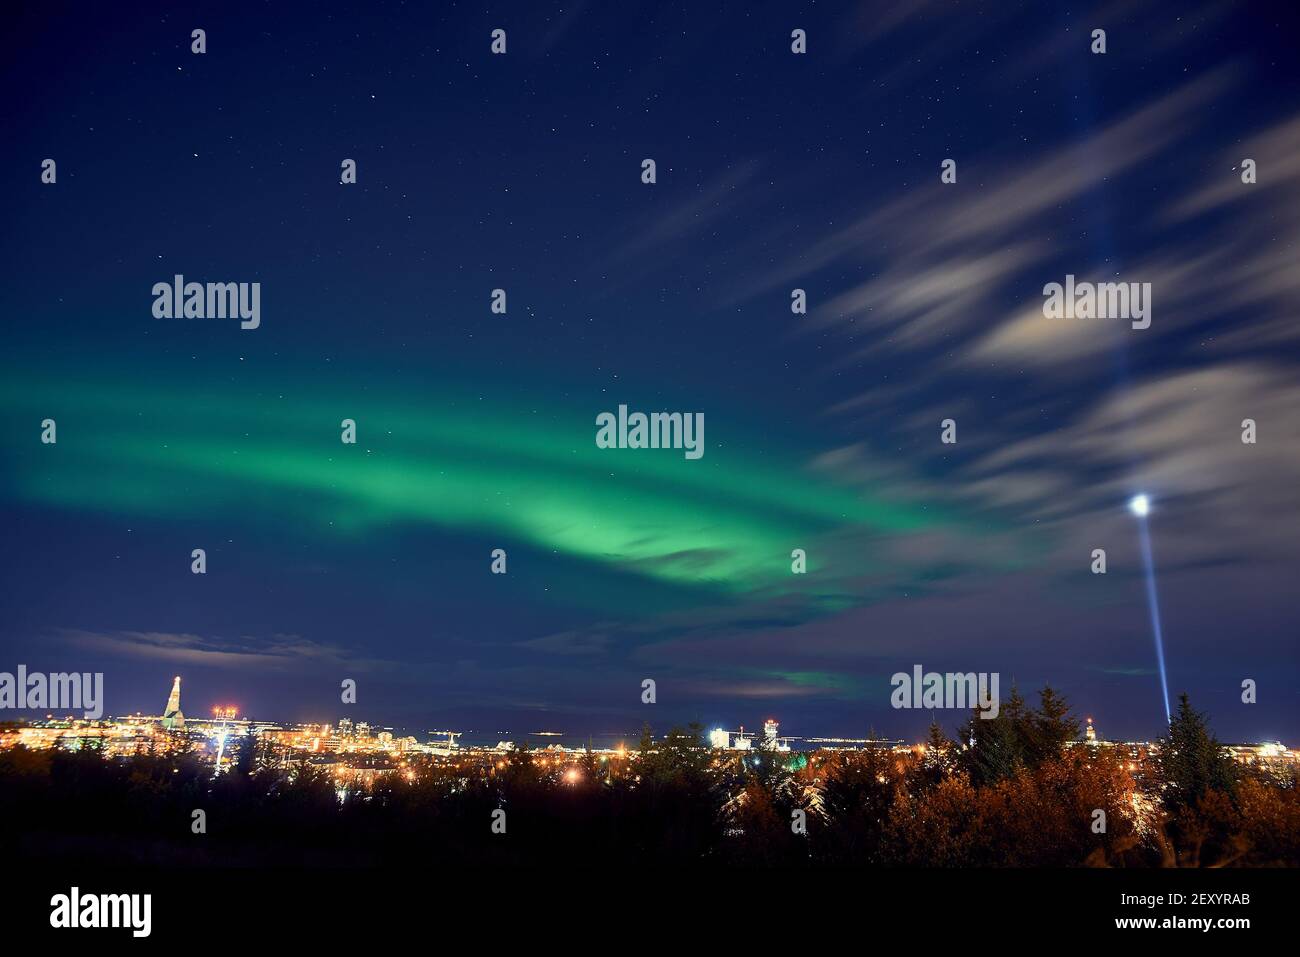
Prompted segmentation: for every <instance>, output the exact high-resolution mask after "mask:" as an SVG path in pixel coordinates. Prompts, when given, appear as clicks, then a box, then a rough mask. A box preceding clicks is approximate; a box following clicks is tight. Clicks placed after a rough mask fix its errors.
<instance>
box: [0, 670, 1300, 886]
mask: <svg viewBox="0 0 1300 957" xmlns="http://www.w3.org/2000/svg"><path fill="white" fill-rule="evenodd" d="M1079 737H1080V727H1079V724H1078V721H1077V719H1075V718H1074V717H1073V716H1072V714H1071V713H1070V709H1069V707H1068V704H1067V703H1066V702H1065V700H1064V699H1063V698H1062V697H1061V696H1060V695H1059V694H1057V693H1056V692H1054V691H1053V690H1052V689H1050V688H1047V689H1044V690H1043V691H1042V692H1040V694H1039V702H1038V704H1037V706H1035V707H1031V706H1029V705H1028V704H1027V703H1026V702H1025V701H1024V700H1023V699H1022V698H1021V697H1020V696H1019V695H1018V694H1017V693H1015V692H1013V693H1012V696H1011V700H1010V701H1009V702H1007V703H1005V704H1004V705H1003V707H1002V708H1001V710H1000V713H999V716H998V717H997V718H996V719H992V720H984V719H981V718H979V717H978V716H973V717H972V718H971V720H970V721H969V722H967V723H966V724H965V725H963V726H962V727H961V728H960V729H957V740H956V741H954V740H951V739H949V738H948V737H947V736H946V735H945V734H944V733H943V732H942V731H941V730H940V729H939V728H938V727H937V726H936V727H932V729H931V734H930V739H929V741H928V742H927V743H926V745H925V746H924V747H923V748H918V749H914V750H913V751H911V752H909V753H908V754H906V755H899V754H894V753H892V752H890V751H887V750H863V751H817V752H813V753H811V754H807V755H804V754H792V753H779V754H777V753H768V752H750V753H743V752H741V753H733V752H726V753H724V752H717V751H711V750H708V749H707V748H705V747H703V742H702V740H701V729H700V728H698V727H690V728H685V729H674V730H673V731H671V732H669V733H668V734H667V735H666V736H665V737H664V738H662V739H660V740H653V739H651V737H650V735H649V733H648V731H647V733H646V734H645V735H644V736H643V740H642V743H641V748H640V752H639V753H638V754H636V755H634V756H633V757H632V758H631V759H629V760H618V759H605V760H602V759H601V758H600V757H599V756H597V755H594V754H587V755H583V756H580V757H579V758H577V759H576V760H573V761H570V762H557V761H556V760H555V759H554V756H552V755H543V754H542V753H540V752H531V753H530V752H520V753H516V754H513V755H511V756H509V757H507V758H503V759H501V760H500V761H497V762H486V761H484V762H474V763H465V764H464V765H463V766H462V767H452V766H446V765H438V764H427V765H415V766H413V768H412V769H411V773H410V775H409V777H408V775H406V774H397V775H392V776H389V777H386V778H383V779H381V780H380V782H379V783H377V784H376V785H375V786H373V787H371V788H369V789H365V790H361V791H351V790H349V791H348V792H347V793H346V794H341V791H340V785H339V783H338V782H337V781H336V780H335V779H334V778H333V777H332V776H331V775H330V774H329V773H327V772H326V771H324V770H322V769H320V768H319V767H316V766H313V765H311V764H302V765H299V766H296V767H290V768H257V767H255V762H254V760H253V759H254V754H255V748H253V747H252V746H246V747H243V748H242V749H241V751H240V758H239V760H238V762H237V763H236V765H235V766H234V767H232V768H231V769H230V770H229V771H228V772H226V773H224V774H222V775H221V776H220V777H218V778H216V779H215V780H214V779H213V778H212V774H211V767H210V765H202V764H200V763H199V762H197V761H195V760H194V759H193V758H191V757H179V758H178V757H165V756H150V755H140V756H136V757H132V758H124V759H116V760H104V759H102V758H101V757H100V756H99V755H98V754H95V753H87V752H80V753H69V752H64V751H54V750H47V751H35V752H33V751H27V750H25V749H23V748H13V749H9V750H7V751H4V752H0V853H3V854H4V855H5V857H6V859H8V860H40V861H42V862H46V863H51V862H58V861H60V860H67V861H73V860H75V861H77V862H80V863H83V864H86V865H177V864H180V865H196V866H200V865H233V866H269V865H308V866H325V867H328V866H357V865H360V866H376V867H387V866H391V867H430V866H443V865H454V866H471V867H472V866H485V867H498V866H523V867H530V866H534V867H555V866H565V867H573V866H591V867H611V866H612V867H619V866H645V865H691V866H780V867H810V866H880V867H891V866H904V867H918V866H921V867H926V866H938V867H981V866H994V867H999V866H1010V867H1043V866H1067V867H1068V866H1111V867H1156V866H1221V865H1236V866H1275V865H1289V866H1294V865H1296V864H1298V863H1300V789H1297V787H1296V781H1295V780H1294V777H1291V778H1287V779H1279V778H1277V777H1276V776H1268V775H1264V774H1262V773H1260V772H1257V771H1254V770H1252V769H1250V768H1246V767H1242V766H1240V765H1238V764H1236V763H1235V762H1233V761H1232V760H1231V759H1230V758H1229V757H1228V756H1227V755H1226V754H1225V753H1224V751H1223V749H1222V747H1221V746H1220V745H1219V743H1218V742H1217V741H1216V740H1215V739H1214V736H1213V734H1212V733H1211V732H1210V730H1209V728H1208V727H1207V725H1206V722H1205V719H1204V718H1203V716H1202V715H1200V714H1198V713H1197V712H1196V711H1194V710H1193V709H1192V708H1191V706H1190V704H1189V703H1188V701H1187V699H1186V696H1184V697H1183V699H1182V701H1181V704H1180V708H1179V712H1178V715H1177V717H1176V719H1175V720H1174V722H1173V723H1172V725H1171V727H1170V732H1169V735H1168V736H1167V737H1166V738H1165V739H1164V740H1162V741H1161V742H1160V747H1159V749H1158V752H1157V757H1156V758H1154V759H1153V760H1151V761H1146V762H1142V763H1140V764H1138V765H1134V764H1133V762H1132V759H1131V758H1130V756H1129V755H1127V754H1121V753H1119V752H1120V749H1118V748H1109V747H1089V746H1086V745H1082V744H1079V743H1078V740H1079ZM959 742H960V743H959ZM248 744H249V745H251V742H248ZM195 811H202V812H203V814H202V819H203V823H204V826H205V827H204V832H203V833H195V829H196V824H195V821H196V819H197V816H196V815H195V813H194V812H195ZM498 812H504V813H503V814H502V813H498Z"/></svg>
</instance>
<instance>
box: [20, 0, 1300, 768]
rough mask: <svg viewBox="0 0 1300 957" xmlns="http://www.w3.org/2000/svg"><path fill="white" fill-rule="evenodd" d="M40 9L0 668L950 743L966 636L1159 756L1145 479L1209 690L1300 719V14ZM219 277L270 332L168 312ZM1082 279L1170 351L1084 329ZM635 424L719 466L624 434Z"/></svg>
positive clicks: (239, 692)
mask: <svg viewBox="0 0 1300 957" xmlns="http://www.w3.org/2000/svg"><path fill="white" fill-rule="evenodd" d="M50 6H51V5H36V4H32V5H27V9H25V10H16V11H9V12H6V15H5V29H4V31H3V37H2V38H0V54H2V55H0V80H2V81H3V82H2V87H0V88H2V89H3V92H2V93H0V110H2V111H3V116H2V118H0V129H2V130H3V140H2V142H3V149H0V178H2V183H0V196H3V200H4V202H3V220H2V222H3V228H0V263H3V266H2V267H0V268H2V270H3V272H2V275H3V282H2V283H0V317H2V318H3V323H4V340H3V346H2V347H0V529H3V543H4V545H3V550H2V552H0V555H2V558H0V563H2V564H0V670H4V671H13V670H14V669H15V668H16V666H17V665H18V664H25V665H27V667H28V668H29V669H32V670H41V671H64V670H76V671H103V672H104V673H105V692H106V702H105V705H106V709H107V710H108V711H109V712H110V713H126V712H131V711H137V710H139V711H146V712H149V713H155V714H156V713H159V712H160V710H161V709H162V707H163V704H164V702H165V700H166V696H167V692H168V689H169V687H170V682H171V678H172V676H173V675H175V674H180V675H182V676H183V679H184V697H183V704H184V705H185V710H186V712H187V713H191V714H198V715H202V714H205V713H206V712H207V711H208V710H209V709H210V708H211V706H212V705H215V704H219V703H220V704H225V703H230V704H236V705H238V706H239V707H240V710H241V711H242V712H243V713H245V714H248V715H250V716H255V717H260V718H266V719H271V720H282V721H292V720H329V721H333V720H336V719H337V718H339V717H342V716H348V717H352V718H354V719H357V720H370V721H372V722H379V723H385V724H392V725H398V726H402V727H406V728H410V729H427V728H441V727H448V726H450V727H453V728H458V729H465V730H467V731H471V732H482V734H483V735H484V736H485V737H490V736H491V735H493V734H495V733H496V732H497V731H507V730H508V731H512V732H514V733H516V734H517V735H520V736H522V733H523V732H527V731H535V730H543V729H548V730H556V731H564V732H568V733H570V734H576V735H587V734H592V735H604V734H630V733H635V731H636V730H637V729H639V727H640V725H641V723H642V722H643V721H649V722H650V723H651V725H652V726H653V727H654V728H655V730H656V731H663V730H666V729H667V727H668V726H669V725H670V724H673V723H676V722H684V721H690V720H699V721H701V722H703V723H704V724H706V725H709V726H715V725H721V726H723V727H727V728H731V729H735V728H737V727H738V726H740V725H742V724H743V725H745V726H746V727H747V728H752V727H754V726H757V725H758V724H759V723H760V722H761V721H762V719H763V718H765V717H769V716H771V717H775V718H777V719H779V720H780V721H781V723H782V730H783V732H786V733H789V734H793V735H843V736H863V735H865V734H866V733H867V731H868V729H869V728H872V727H874V728H875V730H876V731H877V732H878V733H880V734H883V735H889V736H892V737H904V738H908V739H917V738H919V737H920V736H921V735H923V734H924V731H925V728H926V725H927V724H928V723H929V721H930V719H931V717H932V714H931V713H930V712H923V711H895V710H893V709H891V708H890V706H889V694H890V691H891V687H890V683H889V678H890V675H891V674H893V673H894V672H896V671H909V672H910V671H911V669H912V666H913V665H916V664H920V665H922V666H924V667H925V668H926V669H927V670H934V671H963V672H964V671H987V672H998V673H1000V674H1001V676H1002V682H1003V695H1004V697H1005V694H1006V690H1007V687H1008V686H1009V684H1010V683H1011V681H1012V680H1014V681H1016V682H1017V683H1018V684H1019V686H1020V687H1021V689H1022V690H1024V691H1026V692H1030V691H1033V690H1036V689H1037V688H1039V687H1041V686H1042V685H1043V684H1044V683H1046V682H1050V683H1052V684H1053V685H1054V686H1056V687H1058V688H1060V689H1061V690H1062V691H1064V693H1065V694H1066V695H1067V697H1068V698H1069V699H1070V701H1071V702H1072V703H1073V705H1074V706H1075V707H1076V709H1077V710H1078V711H1079V713H1080V714H1091V715H1093V716H1094V718H1095V720H1096V723H1097V725H1098V728H1099V731H1100V733H1101V734H1102V735H1103V736H1106V737H1113V738H1149V737H1154V736H1155V735H1157V734H1159V733H1160V731H1161V725H1162V722H1163V717H1164V714H1163V705H1162V702H1161V696H1160V680H1159V675H1158V672H1157V668H1156V654H1155V647H1154V643H1153V637H1152V629H1151V625H1150V621H1149V617H1148V605H1147V598H1146V580H1145V576H1144V573H1143V565H1142V560H1141V553H1140V549H1139V544H1138V534H1137V530H1138V526H1137V523H1136V521H1135V519H1134V517H1133V516H1132V515H1130V514H1129V513H1128V512H1127V511H1126V509H1125V502H1126V501H1127V500H1128V499H1129V497H1130V496H1132V495H1134V494H1135V493H1137V492H1146V493H1149V494H1150V495H1151V497H1152V501H1153V510H1152V513H1151V516H1150V519H1149V521H1150V529H1151V534H1152V536H1153V542H1154V552H1155V565H1156V581H1157V585H1158V589H1159V599H1160V610H1161V613H1162V616H1163V624H1164V635H1165V644H1166V656H1167V661H1168V670H1169V686H1170V692H1171V694H1177V693H1178V692H1180V691H1183V690H1186V691H1188V692H1190V694H1191V696H1192V702H1193V704H1194V705H1196V706H1197V707H1199V708H1200V709H1202V710H1205V711H1207V712H1208V713H1209V716H1210V719H1211V722H1212V724H1213V726H1214V728H1215V730H1216V731H1217V732H1218V734H1219V736H1220V737H1221V738H1222V739H1224V740H1250V741H1257V740H1264V739H1268V740H1275V739H1279V738H1280V739H1282V740H1283V741H1286V742H1288V743H1290V744H1292V745H1294V744H1295V743H1296V740H1297V738H1300V716H1298V715H1300V709H1298V708H1297V704H1300V668H1298V667H1297V665H1298V662H1297V620H1298V614H1300V540H1298V538H1297V530H1298V528H1300V507H1298V505H1300V501H1298V500H1300V378H1298V377H1297V375H1296V371H1297V367H1298V365H1300V315H1297V304H1298V303H1300V269H1298V268H1297V266H1296V261H1297V255H1298V253H1300V70H1298V69H1297V67H1296V65H1295V63H1296V61H1295V42H1296V36H1297V25H1298V24H1300V15H1298V14H1296V13H1295V12H1293V11H1292V10H1291V9H1289V8H1291V7H1292V5H1291V4H1280V3H1256V4H1227V3H1201V4H1196V3H1181V2H1180V3H1173V2H1170V3H1144V2H1127V0H1126V2H1116V3H1112V4H1102V5H1099V6H1098V7H1096V8H1095V9H1090V8H1088V7H1086V6H1083V5H1073V4H1060V3H1037V4H1016V3H1001V2H997V3H986V4H983V5H979V4H967V3H961V4H949V3H937V2H936V3H924V2H916V3H906V4H889V5H884V4H881V5H879V6H877V5H874V4H862V5H854V4H849V3H839V4H837V3H824V4H799V3H771V4H762V3H731V4H721V5H717V6H718V7H719V9H707V10H706V8H713V7H714V6H715V5H713V4H700V3H680V4H677V3H663V2H653V3H632V2H628V3H618V4H596V3H576V4H563V5H558V4H553V3H541V2H539V3H528V4H523V3H519V4H514V5H496V6H493V7H490V8H486V9H485V8H483V7H480V6H474V5H466V4H456V3H441V2H440V3H427V4H405V5H400V6H398V5H391V6H390V5H383V4H330V3H321V4H311V5H303V6H301V7H299V6H296V5H291V4H274V5H273V4H266V5H251V4H250V5H231V4H202V5H199V6H198V7H197V8H196V9H195V11H194V12H192V13H190V12H185V13H177V12H175V11H170V12H169V8H171V7H172V6H173V5H170V4H168V5H151V4H129V5H125V6H123V5H120V4H119V5H111V6H108V7H104V6H99V5H91V4H78V5H59V6H58V8H57V10H55V11H51V10H50V9H48V8H49V7H50ZM236 6H239V7H241V8H242V7H245V6H247V7H248V9H247V10H243V9H234V7H236ZM498 27H499V28H503V29H505V30H506V31H507V51H508V52H507V53H506V54H505V55H504V56H497V55H493V54H492V52H491V50H490V44H491V36H490V34H491V32H492V30H493V29H495V28H498ZM1097 27H1100V28H1104V29H1105V30H1106V32H1107V52H1106V53H1105V54H1104V55H1097V54H1093V53H1091V52H1090V49H1089V48H1090V44H1091V40H1090V33H1091V31H1092V30H1093V29H1094V28H1097ZM195 28H202V29H204V30H206V32H207V52H206V53H205V54H202V55H196V54H193V53H192V52H191V49H190V45H191V31H192V30H193V29H195ZM796 28H800V29H804V30H806V31H807V36H808V52H807V54H804V55H796V54H794V53H792V52H791V49H790V44H791V39H790V33H791V31H792V30H793V29H796ZM1246 157H1250V158H1253V159H1254V160H1255V161H1256V163H1257V164H1258V182H1257V183H1255V184H1250V185H1247V184H1243V183H1242V181H1241V175H1240V167H1241V161H1242V159H1243V158H1246ZM46 158H53V159H54V160H55V161H56V162H57V182H56V183H54V184H52V185H51V184H45V183H42V182H41V163H42V161H43V160H44V159H46ZM347 158H351V159H354V160H356V163H357V183H356V184H355V185H343V184H341V183H340V181H339V180H340V164H341V163H342V161H343V160H344V159H347ZM645 158H653V159H654V160H655V161H656V164H657V182H656V183H654V184H652V185H647V184H644V183H642V181H641V164H642V160H643V159H645ZM946 158H953V159H955V160H956V161H957V182H956V183H954V184H945V183H941V182H940V172H941V170H940V164H941V163H942V161H943V160H944V159H946ZM178 273H179V274H183V275H184V276H185V278H186V280H187V281H199V282H259V283H261V325H260V327H259V328H257V329H251V330H243V329H241V328H240V326H239V322H238V320H230V319H179V318H178V319H158V318H155V317H154V316H153V314H152V306H153V295H152V293H151V288H152V287H153V285H154V284H155V283H157V282H167V283H170V282H171V281H172V277H173V276H174V275H175V274H178ZM1067 273H1070V274H1074V275H1076V276H1077V277H1078V278H1079V279H1081V280H1083V279H1087V280H1092V281H1098V282H1104V281H1125V282H1150V283H1151V284H1152V290H1153V292H1152V304H1153V309H1152V323H1151V327H1150V328H1149V329H1146V330H1134V329H1132V328H1130V325H1129V323H1128V322H1127V321H1124V320H1101V319H1093V320H1085V319H1061V320H1052V319H1048V318H1045V317H1044V316H1043V315H1042V301H1043V292H1042V290H1043V286H1044V284H1046V283H1049V282H1062V281H1063V280H1064V277H1065V275H1066V274H1067ZM494 288H503V289H505V290H506V292H507V297H508V298H507V312H506V314H505V315H497V314H493V313H492V312H491V310H490V308H489V307H490V296H491V291H492V290H493V289H494ZM795 288H802V289H805V290H806V291H807V295H808V303H809V308H808V313H807V314H806V315H796V314H793V313H792V311H791V290H792V289H795ZM620 403H623V404H626V405H628V406H629V408H630V409H631V410H640V411H644V412H651V411H679V412H688V411H689V412H702V413H703V414H704V418H705V424H706V428H705V435H704V440H705V454H704V456H703V457H702V458H700V459H698V460H694V461H692V460H688V459H687V458H686V457H685V456H684V455H683V454H682V452H681V451H680V450H631V449H599V448H597V447H596V443H595V441H594V439H595V433H596V427H595V420H596V416H597V415H598V414H600V413H601V412H606V411H616V410H617V407H618V405H619V404H620ZM1247 417H1249V418H1253V419H1255V420H1256V422H1257V428H1258V441H1257V442H1256V443H1255V444H1253V445H1248V444H1243V442H1242V441H1241V420H1242V419H1244V418H1247ZM46 418H52V419H54V420H56V422H57V430H58V432H57V435H58V441H57V444H54V445H47V444H42V442H41V441H40V436H41V421H42V420H43V419H46ZM345 418H352V419H354V420H355V421H356V423H357V435H358V441H357V443H356V444H355V445H345V444H343V443H342V442H341V441H340V422H341V421H342V420H343V419H345ZM945 418H952V419H954V420H955V421H956V423H957V436H958V441H957V443H956V444H955V445H945V444H943V443H941V441H940V432H941V429H940V422H941V420H943V419H945ZM194 548H204V549H206V551H207V564H208V570H207V574H206V575H194V574H191V570H190V563H191V558H190V553H191V550H192V549H194ZM495 548H503V549H505V550H506V552H507V553H508V572H507V574H505V575H494V574H492V573H491V571H490V565H491V557H490V556H491V552H492V550H493V549H495ZM795 548H803V549H805V550H806V552H807V555H808V573H807V574H806V575H795V574H792V573H791V558H790V553H791V551H792V550H793V549H795ZM1095 548H1104V549H1106V552H1107V564H1108V571H1107V574H1105V575H1094V574H1092V572H1091V571H1090V565H1091V562H1092V559H1091V553H1092V550H1093V549H1095ZM345 678H353V679H355V680H356V681H357V683H358V703H357V704H356V705H355V706H345V705H342V704H341V703H340V701H339V694H340V691H339V687H340V682H342V681H343V679H345ZM645 678H652V679H654V680H655V681H656V682H657V697H658V701H657V703H656V704H653V705H645V704H642V703H641V682H642V680H643V679H645ZM1247 678H1250V679H1254V680H1255V681H1257V682H1258V688H1259V690H1258V695H1259V700H1258V703H1257V704H1251V705H1248V704H1243V703H1242V702H1241V700H1240V697H1241V682H1242V681H1243V679H1247ZM933 716H934V717H937V718H938V719H939V720H940V722H941V723H942V724H944V725H945V726H946V727H947V728H949V729H952V728H954V727H955V726H956V725H957V724H958V723H959V722H960V721H961V720H963V719H964V718H965V716H966V715H965V713H964V712H956V711H947V712H939V713H937V714H935V715H933Z"/></svg>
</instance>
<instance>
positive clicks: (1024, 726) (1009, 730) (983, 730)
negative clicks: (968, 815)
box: [959, 684, 1033, 787]
mask: <svg viewBox="0 0 1300 957" xmlns="http://www.w3.org/2000/svg"><path fill="white" fill-rule="evenodd" d="M1032 727H1033V724H1032V720H1031V716H1030V714H1029V711H1028V709H1027V708H1026V707H1025V699H1024V698H1023V697H1022V696H1021V694H1020V691H1019V690H1018V689H1017V688H1016V686H1015V685H1014V684H1013V685H1012V686H1011V694H1010V695H1009V696H1008V698H1007V700H1006V702H1005V703H1003V704H1002V706H1001V707H1000V708H999V709H998V716H997V717H996V718H985V717H983V716H982V715H981V713H980V711H979V710H978V709H976V710H973V711H971V716H970V720H968V721H967V722H966V723H965V724H964V725H962V726H961V728H960V729H959V732H960V734H961V736H962V739H963V740H964V741H965V742H967V743H968V744H969V747H967V748H966V750H964V751H963V752H962V759H963V763H964V764H965V766H966V769H967V771H969V773H970V777H971V783H972V784H974V785H975V786H976V787H982V786H984V785H986V784H992V783H994V782H996V781H1001V780H1004V779H1006V778H1009V777H1011V776H1012V775H1013V774H1015V773H1016V771H1017V770H1019V769H1020V768H1021V767H1023V766H1024V764H1025V755H1026V750H1027V747H1028V742H1029V739H1030V736H1031V734H1032Z"/></svg>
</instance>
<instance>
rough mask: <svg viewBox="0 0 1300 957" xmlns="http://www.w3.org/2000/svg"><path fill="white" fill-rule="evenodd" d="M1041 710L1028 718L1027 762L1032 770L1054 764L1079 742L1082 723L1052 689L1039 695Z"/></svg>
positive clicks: (1067, 703) (1062, 698) (1048, 687)
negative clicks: (1069, 745) (1046, 764)
mask: <svg viewBox="0 0 1300 957" xmlns="http://www.w3.org/2000/svg"><path fill="white" fill-rule="evenodd" d="M1038 702H1039V703H1038V710H1037V711H1036V712H1033V713H1031V714H1030V716H1029V740H1028V741H1027V742H1026V744H1027V748H1026V751H1027V754H1026V758H1027V761H1028V764H1029V766H1030V767H1035V768H1036V767H1039V766H1040V765H1042V764H1043V763H1044V762H1046V761H1051V760H1054V759H1055V758H1058V757H1060V756H1061V754H1062V753H1063V752H1064V751H1065V746H1066V745H1067V744H1068V743H1069V742H1071V741H1078V740H1079V734H1080V732H1081V730H1082V729H1081V728H1080V727H1079V719H1078V718H1076V717H1075V716H1074V715H1073V714H1071V713H1070V705H1069V702H1067V701H1066V700H1065V696H1064V695H1062V694H1060V693H1059V692H1058V691H1056V690H1054V689H1053V688H1052V686H1051V685H1048V686H1046V687H1045V688H1043V690H1042V691H1040V692H1038Z"/></svg>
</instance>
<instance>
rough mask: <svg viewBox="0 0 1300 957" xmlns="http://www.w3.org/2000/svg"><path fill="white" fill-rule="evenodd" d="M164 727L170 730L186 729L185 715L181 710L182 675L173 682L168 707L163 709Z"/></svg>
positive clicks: (168, 697)
mask: <svg viewBox="0 0 1300 957" xmlns="http://www.w3.org/2000/svg"><path fill="white" fill-rule="evenodd" d="M162 723H163V727H164V728H166V729H167V730H168V731H184V730H185V715H184V714H183V713H182V712H181V676H180V675H177V676H176V680H175V681H173V682H172V693H171V694H169V695H168V696H167V709H166V710H165V711H163V722H162Z"/></svg>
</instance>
